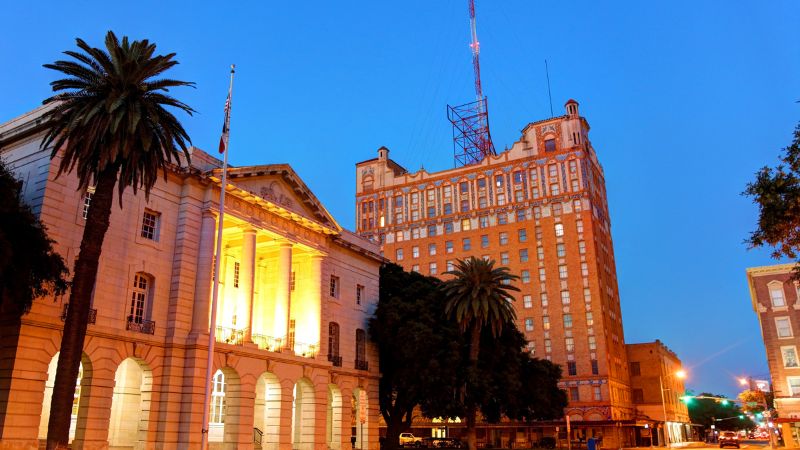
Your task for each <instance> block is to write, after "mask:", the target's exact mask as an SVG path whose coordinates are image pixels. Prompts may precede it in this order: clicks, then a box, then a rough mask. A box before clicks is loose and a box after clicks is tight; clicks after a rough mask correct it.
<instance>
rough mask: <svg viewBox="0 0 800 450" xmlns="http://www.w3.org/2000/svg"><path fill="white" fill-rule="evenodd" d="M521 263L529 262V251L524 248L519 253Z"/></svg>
mask: <svg viewBox="0 0 800 450" xmlns="http://www.w3.org/2000/svg"><path fill="white" fill-rule="evenodd" d="M519 262H528V249H527V248H523V249H521V250H520V251H519Z"/></svg>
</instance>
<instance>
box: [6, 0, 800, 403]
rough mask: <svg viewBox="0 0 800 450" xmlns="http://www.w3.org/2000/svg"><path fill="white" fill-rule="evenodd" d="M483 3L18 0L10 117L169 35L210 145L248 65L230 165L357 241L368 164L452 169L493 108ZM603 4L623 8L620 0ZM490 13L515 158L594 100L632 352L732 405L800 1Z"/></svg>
mask: <svg viewBox="0 0 800 450" xmlns="http://www.w3.org/2000/svg"><path fill="white" fill-rule="evenodd" d="M466 3H467V1H466V0H425V1H422V0H406V1H403V2H378V1H371V2H368V1H362V2H355V1H348V0H345V1H321V0H320V1H306V2H277V1H263V2H244V1H243V2H204V1H195V2H191V3H189V2H170V1H160V2H151V1H137V2H132V1H127V2H108V1H103V2H95V1H88V0H81V1H79V2H75V3H74V4H72V5H71V6H69V7H63V3H62V2H38V3H30V2H9V3H8V4H6V5H4V8H3V17H4V20H3V26H2V27H0V59H1V60H2V61H3V66H2V67H3V70H1V71H0V85H2V86H4V87H3V92H2V94H0V122H3V121H6V120H8V119H11V118H12V117H15V116H17V115H19V114H22V113H24V112H26V111H28V110H30V109H32V108H34V107H36V106H37V105H38V104H39V103H40V102H41V100H42V99H43V98H45V97H47V96H48V95H49V86H48V82H49V81H51V80H52V79H53V78H54V74H53V73H48V71H47V70H45V69H43V68H42V64H43V63H47V62H51V61H54V60H55V59H57V58H60V57H61V55H60V52H61V51H63V50H66V49H73V48H74V43H73V42H74V41H73V39H74V38H75V37H82V38H84V39H86V40H88V41H89V42H91V43H93V44H95V45H100V44H101V43H102V41H101V39H102V36H103V35H104V33H105V32H106V30H109V29H111V30H114V31H115V32H117V33H118V34H120V35H123V34H125V35H129V36H131V37H132V38H149V39H151V40H153V41H155V42H156V43H157V44H158V45H159V48H160V49H161V50H162V51H164V52H177V54H178V59H179V60H180V61H181V65H180V66H179V67H178V68H177V69H176V70H174V71H173V72H172V73H171V75H172V76H173V77H174V78H179V79H185V80H191V81H195V82H197V89H195V90H192V89H184V90H181V91H179V92H176V93H175V94H176V95H178V96H179V97H180V98H182V99H184V100H185V101H186V102H187V103H189V104H190V105H192V106H193V107H194V108H195V109H196V110H197V111H198V114H197V115H195V116H194V117H191V118H189V117H187V118H185V121H184V123H185V125H186V127H187V128H188V130H189V132H190V134H191V136H192V139H193V141H194V144H195V145H196V146H198V147H200V148H204V149H208V150H212V151H213V150H214V149H215V147H216V145H217V142H218V139H219V131H220V127H221V122H222V108H223V104H224V101H225V95H226V89H227V83H228V65H229V64H230V63H232V62H233V63H236V65H237V74H236V81H235V87H234V101H233V105H234V106H233V116H232V123H231V129H232V131H231V133H232V134H231V162H232V164H236V165H246V164H264V163H290V164H291V165H292V166H293V167H294V168H295V170H297V172H298V173H299V174H300V176H301V177H302V178H303V180H305V182H306V183H307V184H308V185H309V186H310V187H311V189H312V190H313V191H314V192H315V193H316V195H317V196H318V197H319V198H320V200H321V201H322V202H323V203H324V204H325V205H326V207H327V208H328V209H329V210H330V211H331V212H332V214H333V215H334V216H335V217H336V218H337V219H338V220H339V221H340V223H341V224H342V225H343V226H345V227H346V228H350V229H352V228H353V225H354V223H353V222H354V206H353V204H354V192H355V168H354V164H355V163H356V162H358V161H361V160H364V159H368V158H372V157H375V156H376V149H377V148H378V147H380V146H381V145H386V146H387V147H389V148H390V149H391V151H392V153H391V157H392V158H393V159H395V160H396V161H398V162H399V163H401V164H403V165H404V166H405V167H407V168H408V169H410V170H412V171H413V170H416V169H418V168H419V167H420V166H423V165H424V167H425V168H426V169H428V170H429V171H434V170H441V169H446V168H450V167H452V165H453V163H452V154H453V148H452V142H451V128H450V124H449V123H448V122H447V120H446V116H445V105H446V104H447V103H451V104H460V103H465V102H468V101H471V100H472V99H473V90H472V67H471V57H470V51H469V48H468V47H467V44H468V40H469V28H468V16H467V5H466ZM599 3H603V5H600V4H599ZM606 3H610V2H588V1H587V2H583V1H571V2H552V1H551V2H542V1H531V0H527V1H523V0H491V1H489V0H478V5H477V9H478V35H479V37H480V41H481V48H482V55H481V63H482V69H483V74H482V75H483V84H484V91H485V94H486V95H487V96H488V98H489V110H490V113H491V126H492V135H493V137H494V142H495V145H496V146H497V147H498V150H502V149H503V148H504V147H506V146H510V145H511V144H512V143H513V142H514V141H515V140H516V139H518V138H519V136H520V130H521V129H522V128H523V127H524V126H525V125H526V124H527V123H529V122H532V121H535V120H539V119H543V118H546V117H548V116H549V106H548V100H547V86H546V81H545V72H544V60H545V59H547V60H548V62H549V66H550V78H551V80H552V93H553V104H554V109H555V112H556V114H562V113H563V104H564V102H565V101H566V100H567V99H568V98H575V99H577V100H578V101H579V102H580V104H581V106H580V107H581V114H582V115H584V116H585V117H586V118H587V119H588V121H589V123H590V124H591V125H592V131H591V133H590V138H591V140H592V142H593V144H594V146H595V148H596V149H597V152H598V154H599V157H600V159H601V162H602V164H603V166H604V168H605V174H606V180H607V186H608V200H609V205H610V210H611V219H612V227H613V228H612V231H613V237H614V243H615V253H616V258H617V271H618V274H619V284H620V291H621V297H622V310H623V317H624V325H625V338H626V341H627V342H641V341H649V340H653V339H656V338H659V339H661V340H663V341H664V342H665V343H666V344H667V345H668V346H669V347H670V348H672V349H673V350H675V351H676V352H677V353H678V355H679V356H680V357H681V358H682V360H683V361H684V364H685V366H686V367H687V369H688V370H689V372H690V379H689V381H688V386H689V387H690V388H692V389H696V390H702V391H713V392H720V393H725V394H728V395H733V394H735V392H736V391H737V386H736V384H735V379H734V378H735V377H736V376H740V375H753V376H756V377H765V376H766V375H767V373H768V370H767V364H766V358H765V355H764V348H763V344H762V342H761V337H760V334H759V329H758V323H757V320H756V316H755V314H754V312H753V310H752V308H751V306H750V299H749V294H748V289H747V284H746V280H745V268H746V267H750V266H759V265H765V264H771V263H773V261H772V260H771V259H770V258H769V254H768V252H767V251H763V250H760V251H748V250H747V249H746V248H745V245H744V244H743V240H744V239H745V238H746V237H747V235H748V233H749V231H751V230H752V229H753V227H754V224H755V221H756V209H755V208H754V206H753V205H752V203H751V202H750V201H749V200H748V199H746V198H743V197H742V196H740V192H741V191H742V190H743V189H744V187H745V184H746V183H747V182H748V181H749V180H751V179H752V175H753V173H754V172H755V171H756V170H757V169H758V168H759V167H761V166H763V165H765V164H774V163H775V161H776V158H777V155H778V153H779V151H780V149H781V148H783V147H784V146H786V145H787V144H788V143H789V142H790V138H791V132H792V130H793V129H794V126H795V124H797V123H798V121H800V104H798V103H796V101H797V100H800V77H799V76H800V58H798V56H800V31H799V30H800V27H798V25H797V24H798V23H800V4H798V3H797V2H796V1H794V0H782V1H781V0H778V1H771V2H744V1H724V0H717V1H696V0H695V1H671V2H640V1H630V2H619V3H615V4H614V5H607V4H606Z"/></svg>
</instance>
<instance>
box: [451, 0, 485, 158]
mask: <svg viewBox="0 0 800 450" xmlns="http://www.w3.org/2000/svg"><path fill="white" fill-rule="evenodd" d="M469 28H470V33H471V36H472V40H471V42H470V44H469V46H470V48H471V49H472V69H473V71H474V72H475V97H476V98H475V101H474V102H471V103H467V104H464V105H460V106H450V105H447V118H448V120H450V123H452V124H453V156H454V159H455V165H456V167H459V166H466V165H470V164H477V163H479V162H481V161H482V160H483V159H484V158H485V157H487V156H488V155H494V154H496V153H495V151H494V144H493V143H492V136H491V135H490V134H489V110H488V108H487V106H486V97H484V96H483V87H482V86H481V63H480V53H481V44H480V43H479V42H478V27H477V25H476V24H475V0H469Z"/></svg>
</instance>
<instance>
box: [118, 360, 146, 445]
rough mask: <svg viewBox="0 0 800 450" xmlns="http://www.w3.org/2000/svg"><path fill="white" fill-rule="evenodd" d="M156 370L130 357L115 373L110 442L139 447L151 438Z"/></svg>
mask: <svg viewBox="0 0 800 450" xmlns="http://www.w3.org/2000/svg"><path fill="white" fill-rule="evenodd" d="M152 386H153V374H152V372H151V371H150V369H149V368H148V367H147V366H146V365H145V364H144V362H142V361H138V360H136V359H133V358H127V359H125V360H124V361H122V363H121V364H120V365H119V367H118V368H117V372H116V373H115V374H114V394H113V397H112V400H111V419H110V421H109V429H108V442H109V445H110V446H112V447H122V448H136V447H141V446H143V445H144V443H145V442H147V426H148V424H149V422H150V395H151V392H152Z"/></svg>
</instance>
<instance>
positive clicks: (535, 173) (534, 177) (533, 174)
mask: <svg viewBox="0 0 800 450" xmlns="http://www.w3.org/2000/svg"><path fill="white" fill-rule="evenodd" d="M538 171H539V169H537V168H535V167H534V168H533V169H531V181H534V182H535V181H536V180H538V179H539V175H538Z"/></svg>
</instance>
